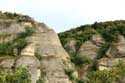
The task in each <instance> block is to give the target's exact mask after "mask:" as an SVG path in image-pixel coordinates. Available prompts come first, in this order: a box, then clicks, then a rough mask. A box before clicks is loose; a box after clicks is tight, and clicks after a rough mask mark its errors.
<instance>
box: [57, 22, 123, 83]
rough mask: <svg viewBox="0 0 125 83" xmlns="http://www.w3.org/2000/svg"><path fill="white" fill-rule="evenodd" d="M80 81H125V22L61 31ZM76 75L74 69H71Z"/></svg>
mask: <svg viewBox="0 0 125 83" xmlns="http://www.w3.org/2000/svg"><path fill="white" fill-rule="evenodd" d="M58 35H59V38H60V40H61V43H62V45H63V47H64V48H65V50H66V51H67V52H68V54H69V55H70V58H71V61H72V63H74V64H75V70H73V71H76V72H77V73H78V77H77V78H75V79H72V80H73V81H74V82H77V83H125V63H124V62H125V21H124V20H116V21H107V22H99V23H98V22H95V23H94V24H91V25H82V26H79V27H76V28H73V29H71V30H68V31H65V32H61V33H59V34H58ZM68 75H69V77H72V71H70V73H69V72H68Z"/></svg>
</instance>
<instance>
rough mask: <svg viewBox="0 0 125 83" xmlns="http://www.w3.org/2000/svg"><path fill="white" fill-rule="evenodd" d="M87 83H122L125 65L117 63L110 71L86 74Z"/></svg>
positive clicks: (120, 62) (124, 75) (121, 62)
mask: <svg viewBox="0 0 125 83" xmlns="http://www.w3.org/2000/svg"><path fill="white" fill-rule="evenodd" d="M87 77H88V79H89V80H88V82H87V83H114V82H117V83H123V79H124V77H125V64H124V63H123V61H119V62H118V63H117V64H116V65H114V66H113V67H112V69H111V70H102V71H99V70H97V71H92V72H90V73H88V75H87Z"/></svg>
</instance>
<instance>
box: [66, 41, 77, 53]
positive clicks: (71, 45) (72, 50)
mask: <svg viewBox="0 0 125 83" xmlns="http://www.w3.org/2000/svg"><path fill="white" fill-rule="evenodd" d="M64 47H65V48H66V50H67V51H68V52H69V53H76V41H75V40H70V41H69V42H68V43H67V44H66V45H65V46H64Z"/></svg>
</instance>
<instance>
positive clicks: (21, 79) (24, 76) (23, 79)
mask: <svg viewBox="0 0 125 83" xmlns="http://www.w3.org/2000/svg"><path fill="white" fill-rule="evenodd" d="M0 83H31V80H30V74H29V73H28V71H27V69H26V68H24V67H19V68H18V69H17V70H16V71H15V72H10V73H5V72H0Z"/></svg>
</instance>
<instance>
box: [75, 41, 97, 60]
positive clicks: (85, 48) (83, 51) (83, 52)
mask: <svg viewBox="0 0 125 83" xmlns="http://www.w3.org/2000/svg"><path fill="white" fill-rule="evenodd" d="M98 50H99V47H97V46H96V45H94V44H93V43H92V42H91V41H86V42H85V43H83V44H82V45H81V47H80V49H79V51H78V54H77V55H78V56H86V57H89V58H91V59H94V58H95V57H96V56H97V54H98Z"/></svg>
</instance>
